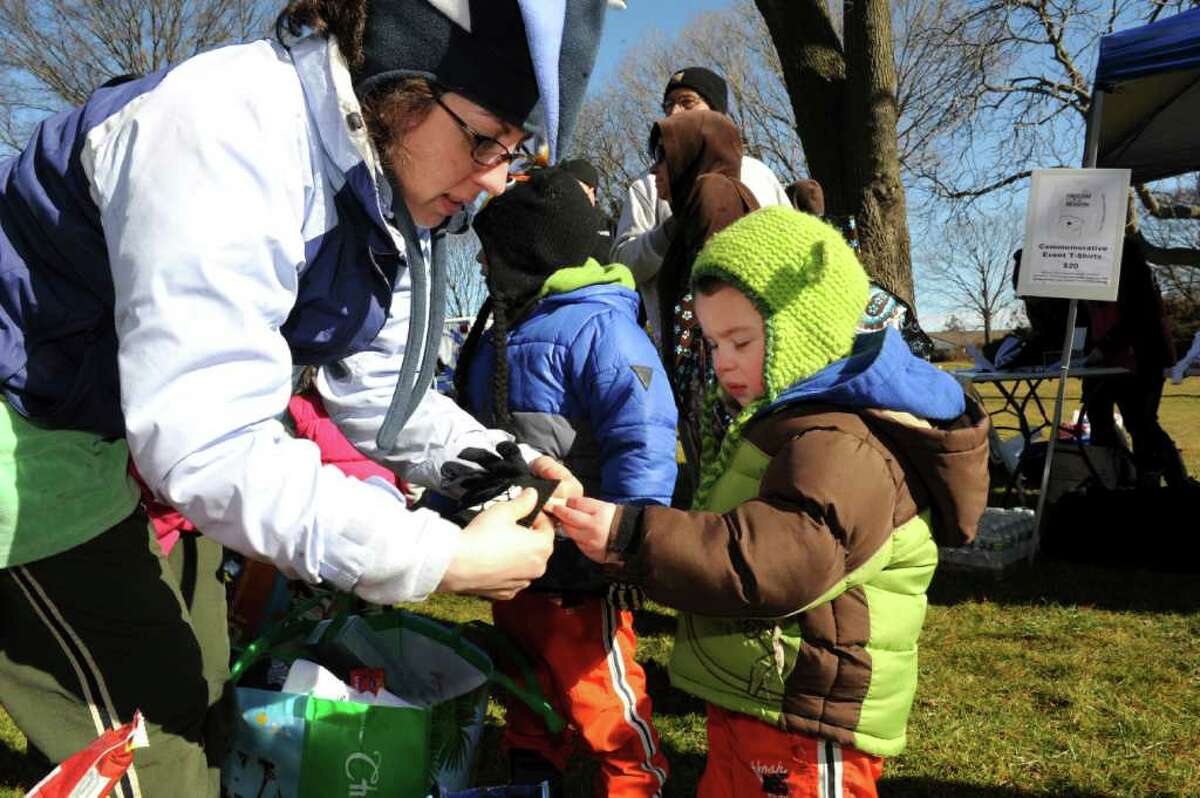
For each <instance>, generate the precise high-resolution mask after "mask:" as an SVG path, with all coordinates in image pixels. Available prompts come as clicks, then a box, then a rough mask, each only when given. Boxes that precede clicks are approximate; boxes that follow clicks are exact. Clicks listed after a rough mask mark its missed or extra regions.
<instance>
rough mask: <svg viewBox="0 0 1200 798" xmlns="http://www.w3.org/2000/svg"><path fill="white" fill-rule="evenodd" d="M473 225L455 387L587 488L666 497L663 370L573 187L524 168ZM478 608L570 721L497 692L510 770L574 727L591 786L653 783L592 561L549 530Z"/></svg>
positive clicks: (646, 718)
mask: <svg viewBox="0 0 1200 798" xmlns="http://www.w3.org/2000/svg"><path fill="white" fill-rule="evenodd" d="M475 231H476V233H477V234H478V236H479V239H480V242H481V243H482V245H483V253H484V259H485V270H486V274H487V283H488V289H489V292H490V297H489V299H488V302H487V304H486V305H485V307H484V309H483V310H482V311H481V312H480V316H479V319H477V321H476V323H475V326H474V328H473V330H472V332H471V334H470V336H468V339H467V342H466V344H465V345H464V347H463V353H462V355H461V357H460V360H459V366H458V369H457V373H456V380H457V382H458V396H459V401H460V402H461V403H463V405H464V407H466V408H467V409H468V410H469V411H470V412H472V413H473V414H474V415H475V416H476V417H477V418H479V419H480V420H481V421H486V422H488V423H494V424H496V425H498V426H499V427H500V428H503V429H505V430H508V431H510V432H511V433H513V434H514V435H515V436H516V438H517V440H518V441H521V442H523V443H527V444H529V445H531V446H533V447H534V448H537V449H541V450H542V451H544V452H546V453H548V454H550V455H552V456H554V457H556V458H558V459H559V460H561V461H563V462H564V463H565V464H566V465H567V466H568V467H569V468H570V469H571V471H572V472H573V473H574V474H575V475H576V476H577V477H578V478H579V480H580V481H581V482H582V483H583V486H584V490H585V492H586V493H587V495H589V496H602V497H604V498H606V499H607V500H609V501H614V502H623V503H634V504H645V503H657V504H668V503H669V502H670V498H671V492H672V490H673V489H674V486H675V475H676V465H675V426H676V421H677V415H676V410H675V404H674V401H673V399H672V396H671V389H670V384H669V382H668V380H667V375H666V373H665V372H664V371H663V367H662V365H661V362H660V360H659V358H658V355H657V353H656V352H655V349H654V345H653V344H652V343H651V341H650V339H649V337H648V336H647V335H646V333H645V331H644V330H643V329H642V328H641V327H640V326H639V325H638V310H639V301H640V300H639V297H638V294H637V290H636V287H635V284H634V281H633V277H632V275H631V274H630V272H629V270H628V269H626V268H625V267H624V266H621V265H619V264H614V265H610V266H602V265H600V264H599V263H597V262H596V261H595V260H592V259H590V258H589V257H588V255H589V253H590V252H591V250H592V248H593V244H594V239H595V229H594V214H593V211H592V208H591V204H590V202H589V201H588V198H587V195H586V193H585V192H584V191H583V189H582V188H581V187H580V186H579V184H578V182H577V181H576V180H575V179H574V178H573V177H572V176H571V175H570V174H568V173H566V172H565V171H563V170H560V169H544V170H538V171H536V172H534V173H532V174H531V175H530V176H529V178H528V179H527V180H525V181H523V182H519V183H518V184H517V185H516V186H515V187H513V188H510V189H509V190H508V191H506V192H505V193H504V194H503V195H501V196H499V197H497V198H495V199H493V200H492V201H491V202H490V203H489V204H488V205H486V206H485V207H484V209H483V210H482V211H480V213H479V215H478V216H477V217H476V220H475ZM489 315H490V316H491V318H492V320H493V326H492V328H491V330H490V331H489V332H487V333H485V332H483V328H484V326H485V325H486V322H487V318H488V316H489ZM493 617H494V619H495V622H496V626H497V627H499V628H500V629H501V630H502V631H504V632H506V633H507V634H508V635H510V636H511V637H513V638H514V639H515V640H517V641H519V642H520V644H521V645H522V647H523V648H524V649H525V650H526V652H527V653H528V654H529V655H530V656H531V657H532V658H533V659H534V661H535V662H536V664H537V670H538V676H539V679H540V680H541V682H542V686H543V688H544V689H545V690H546V692H547V695H549V696H550V697H551V700H552V702H553V703H554V705H555V707H556V708H557V709H558V710H559V711H560V713H561V714H563V715H564V716H565V717H566V718H567V719H568V724H569V725H568V730H567V731H566V732H565V733H563V734H562V735H554V736H552V735H550V734H549V733H548V732H547V730H546V728H545V726H544V725H543V724H542V723H541V722H540V720H538V719H537V718H536V717H534V716H532V715H530V714H529V713H527V712H522V711H521V709H520V708H519V707H517V706H510V707H509V709H508V724H507V729H506V731H505V742H506V745H507V747H508V748H509V751H510V758H511V762H512V765H513V770H514V780H520V779H523V778H524V777H529V778H531V779H537V778H539V777H540V776H543V775H546V771H547V770H548V769H550V768H552V769H553V770H557V771H561V770H563V769H564V768H565V766H566V764H567V760H568V758H569V755H570V751H571V747H572V746H573V745H574V744H575V743H582V744H583V746H584V747H585V748H586V749H587V750H588V751H589V752H590V754H591V755H592V756H594V757H596V758H597V760H598V761H599V765H600V777H601V780H602V781H603V786H602V787H600V785H598V790H597V792H598V793H599V794H604V795H609V796H651V795H657V794H659V793H660V792H661V790H662V785H663V781H664V780H665V778H666V775H667V763H666V759H665V757H664V756H663V753H662V750H661V749H660V747H659V743H658V736H657V734H656V732H655V731H654V728H653V726H652V725H651V721H650V698H649V696H647V695H646V691H645V673H644V672H643V670H642V668H641V667H640V666H639V665H638V664H637V662H635V661H634V658H633V654H634V648H635V645H636V639H635V637H634V632H633V616H632V613H631V612H630V611H629V610H628V609H625V608H622V607H619V606H617V604H616V603H615V602H614V600H613V598H612V597H610V596H609V594H608V590H607V587H606V583H605V580H603V579H602V578H601V574H600V572H599V570H598V567H597V566H595V565H593V564H591V563H590V562H589V561H588V560H587V559H586V558H585V557H583V555H582V554H581V553H580V552H579V550H578V548H577V547H576V546H575V544H574V543H572V542H570V541H569V540H566V539H562V540H560V541H559V542H558V544H557V545H556V548H555V552H554V554H553V555H552V556H551V558H550V562H549V564H548V566H547V571H546V574H545V576H544V577H542V578H541V579H539V580H537V581H536V582H534V583H533V586H532V587H531V588H529V589H528V590H526V591H524V592H523V593H521V594H519V595H518V596H517V597H516V598H515V599H513V600H512V601H507V602H497V603H496V604H494V605H493Z"/></svg>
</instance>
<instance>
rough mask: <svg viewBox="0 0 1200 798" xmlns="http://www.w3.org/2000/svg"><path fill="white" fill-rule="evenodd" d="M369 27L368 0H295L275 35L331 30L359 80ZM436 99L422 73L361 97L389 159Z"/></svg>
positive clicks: (369, 128)
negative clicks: (306, 30) (308, 29)
mask: <svg viewBox="0 0 1200 798" xmlns="http://www.w3.org/2000/svg"><path fill="white" fill-rule="evenodd" d="M366 27H367V0H292V2H290V3H288V4H287V6H285V7H284V9H283V10H282V11H281V12H279V16H278V17H277V18H276V20H275V36H276V38H277V39H279V40H280V41H281V42H282V41H283V40H284V33H285V32H286V33H288V34H291V35H292V36H299V35H301V34H302V33H303V32H304V29H305V28H311V29H312V30H314V31H317V32H318V33H321V34H323V35H325V36H327V37H328V36H332V37H333V38H335V39H337V43H338V48H339V49H340V50H341V52H342V56H343V57H345V59H346V63H347V65H349V67H350V75H351V77H352V78H354V79H355V81H356V82H357V77H358V74H359V70H360V69H361V68H362V64H363V38H364V36H365V32H366ZM436 99H437V97H436V94H435V93H434V88H433V87H432V86H431V85H430V84H429V81H427V80H425V79H423V78H401V79H398V80H395V81H389V82H387V83H385V84H384V85H381V86H377V87H375V88H373V89H372V90H371V91H370V92H369V93H368V94H366V95H365V96H360V97H359V101H360V102H361V103H362V109H363V118H364V122H365V123H366V126H367V132H368V133H370V135H371V140H372V141H373V142H374V144H375V149H376V150H377V151H378V152H379V154H380V156H381V157H382V158H383V159H384V161H385V162H388V161H390V160H391V159H392V158H393V157H394V156H393V155H392V153H393V152H394V150H395V148H394V146H392V145H393V144H394V143H395V142H396V141H398V140H399V139H400V138H401V137H403V136H404V134H405V133H407V132H408V131H409V130H411V129H412V128H414V127H415V126H417V125H419V124H420V123H421V122H422V121H423V120H424V119H425V116H426V114H428V113H429V111H430V110H432V108H433V104H434V103H435V102H436ZM397 155H402V153H397Z"/></svg>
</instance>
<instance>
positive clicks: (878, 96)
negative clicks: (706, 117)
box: [755, 0, 913, 306]
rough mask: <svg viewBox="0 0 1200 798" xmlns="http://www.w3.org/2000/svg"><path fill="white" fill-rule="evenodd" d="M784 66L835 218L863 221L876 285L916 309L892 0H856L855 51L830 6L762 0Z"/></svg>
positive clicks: (813, 0)
mask: <svg viewBox="0 0 1200 798" xmlns="http://www.w3.org/2000/svg"><path fill="white" fill-rule="evenodd" d="M755 5H756V6H757V7H758V9H759V11H760V13H762V15H763V19H765V20H766V22H767V27H768V29H769V30H770V32H771V38H772V40H773V41H774V42H775V48H776V50H777V51H778V53H779V59H780V63H781V64H782V65H783V74H784V80H785V81H786V83H787V87H788V94H789V95H790V96H791V100H792V109H793V111H794V113H795V116H796V129H797V132H798V133H799V135H800V139H801V141H802V142H803V144H804V154H805V157H806V158H807V160H808V165H809V170H810V172H811V173H812V176H813V178H815V179H816V180H817V181H818V182H819V183H820V184H821V187H822V189H824V191H825V205H826V209H827V211H828V212H829V213H831V214H834V215H838V216H848V215H853V216H854V217H855V218H856V220H857V224H858V241H859V248H860V249H859V255H860V257H861V259H862V262H863V266H864V267H865V268H866V270H867V273H868V274H870V275H871V279H873V280H874V281H875V282H877V283H879V284H880V285H882V286H883V287H884V288H886V289H887V290H889V291H891V292H892V293H894V294H895V295H896V296H898V297H900V298H901V299H903V300H904V301H905V302H907V303H908V304H909V305H910V306H912V305H913V280H912V261H911V257H910V252H909V238H908V220H907V218H906V205H905V199H904V186H903V184H902V183H901V182H900V162H899V157H898V153H897V144H896V121H897V103H896V65H895V55H894V51H893V45H892V24H891V9H890V7H889V4H888V3H887V2H886V0H855V1H854V2H850V0H847V2H846V4H845V6H844V15H843V19H844V24H845V46H844V47H843V44H842V42H841V41H840V40H839V38H838V34H837V31H836V30H835V29H834V25H833V20H832V18H831V17H830V15H829V12H828V9H827V7H826V5H825V3H824V2H823V0H755Z"/></svg>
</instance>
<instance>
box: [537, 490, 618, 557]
mask: <svg viewBox="0 0 1200 798" xmlns="http://www.w3.org/2000/svg"><path fill="white" fill-rule="evenodd" d="M546 511H547V512H548V513H550V514H551V515H553V516H554V517H555V518H557V519H558V520H559V523H561V524H562V526H563V532H565V533H566V535H567V537H569V538H570V539H571V540H573V541H575V545H577V546H579V550H580V551H582V552H583V554H584V556H585V557H587V558H588V559H589V560H593V561H595V562H598V563H605V562H613V561H615V560H616V559H617V558H616V556H615V555H614V554H613V553H612V552H610V551H609V550H608V538H609V535H610V534H612V522H613V516H614V515H615V514H616V512H617V506H616V505H615V504H609V503H608V502H602V501H599V500H597V499H589V498H587V497H586V496H577V497H573V498H570V499H567V501H566V502H565V503H561V502H554V503H553V504H549V503H548V504H547V505H546Z"/></svg>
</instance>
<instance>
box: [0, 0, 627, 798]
mask: <svg viewBox="0 0 1200 798" xmlns="http://www.w3.org/2000/svg"><path fill="white" fill-rule="evenodd" d="M603 5H604V4H603V0H557V2H554V1H552V2H545V1H542V2H536V1H535V0H370V2H369V3H368V2H364V0H358V1H357V2H337V0H297V1H296V2H292V3H291V4H290V5H289V6H288V7H287V8H286V9H285V10H284V12H283V14H282V15H281V17H280V22H279V25H278V26H277V28H278V35H277V39H276V40H274V41H260V42H256V43H252V44H247V45H241V46H235V47H227V48H223V49H219V50H215V51H212V52H209V53H205V54H202V55H199V56H196V57H194V58H192V59H189V60H188V61H186V62H184V63H182V64H180V65H178V66H177V67H174V68H172V69H169V70H164V71H162V72H159V73H155V74H152V75H147V76H145V77H142V78H138V79H136V80H132V81H128V82H124V83H120V84H117V85H111V86H106V87H103V88H101V89H98V90H97V91H96V93H95V94H94V95H93V96H92V97H91V98H90V99H89V100H88V101H87V103H85V104H84V105H83V106H81V107H79V108H75V109H72V110H70V111H66V112H63V113H61V114H58V115H56V116H53V117H50V118H49V119H47V120H45V121H44V122H43V123H42V125H41V126H40V127H39V128H38V130H37V131H36V133H35V135H34V137H33V139H32V140H31V141H30V143H29V144H28V145H27V147H26V148H25V150H24V151H22V152H21V153H20V154H18V155H17V156H16V157H14V158H12V159H10V160H7V161H0V381H2V383H0V387H2V390H3V402H0V569H2V570H0V612H2V613H3V616H2V617H3V618H4V621H3V624H2V627H0V702H3V704H4V706H5V707H6V708H7V709H8V711H9V713H10V714H11V715H12V716H13V717H14V719H15V720H16V722H17V724H18V725H19V726H20V727H21V728H22V729H23V730H24V731H25V732H26V734H27V735H28V736H29V738H30V740H31V742H32V743H34V744H35V745H36V746H37V747H39V748H40V749H41V750H42V751H44V752H45V753H46V754H48V755H49V756H50V757H51V758H52V759H55V760H58V759H61V758H63V757H65V756H67V755H69V754H70V753H73V752H74V751H75V750H78V749H79V748H81V747H83V745H85V744H86V743H87V742H88V741H90V740H91V739H92V738H93V737H95V736H97V735H98V734H99V733H100V732H101V731H103V730H104V728H106V727H111V726H112V725H115V724H118V723H121V722H125V721H128V720H129V719H130V717H131V715H132V713H133V711H134V709H137V708H141V709H142V710H143V713H144V715H145V717H146V718H147V721H148V725H149V729H150V732H151V747H150V748H149V749H147V750H146V751H144V752H139V753H138V756H137V760H136V765H135V767H134V768H132V769H131V770H130V771H129V773H128V774H127V776H126V778H125V779H124V780H123V781H122V785H121V787H120V790H119V791H118V792H117V793H115V794H117V795H125V796H131V795H171V796H180V795H182V796H190V795H205V796H209V795H212V796H215V795H216V792H217V786H216V785H217V773H216V770H215V768H216V767H219V765H220V758H221V751H220V750H219V749H220V746H219V744H218V743H219V741H220V737H221V735H220V733H219V732H218V731H217V727H219V725H220V724H219V723H216V722H215V721H216V720H218V719H219V717H220V716H221V715H222V714H223V713H220V712H216V711H210V707H215V706H217V705H219V704H220V703H221V702H219V700H218V699H219V698H220V697H221V695H222V692H223V690H224V687H225V684H224V683H225V676H226V673H227V660H228V642H227V640H226V638H225V632H224V623H225V617H224V606H223V595H222V592H221V590H220V586H219V585H218V584H217V583H216V579H215V576H214V572H215V568H216V563H217V560H218V558H219V549H220V546H219V544H224V545H225V546H228V547H230V548H233V549H236V550H238V551H241V552H243V553H245V554H247V555H249V556H252V557H256V558H260V559H267V560H270V561H272V562H274V563H275V564H276V565H278V566H279V567H280V568H281V569H282V570H284V571H285V572H286V573H287V574H288V575H290V576H292V577H295V578H300V579H305V580H307V581H310V582H314V583H315V582H325V583H328V584H330V585H333V586H334V587H336V588H338V589H341V590H346V591H353V592H355V593H356V594H358V595H359V596H361V597H363V598H365V599H367V600H369V601H373V602H378V603H392V602H397V601H404V600H414V599H420V598H423V597H424V596H426V595H428V594H429V593H431V592H432V591H434V590H443V591H455V592H465V593H475V594H480V595H486V596H496V597H507V596H511V595H512V594H513V593H515V592H516V591H517V590H519V589H520V588H521V587H523V586H524V585H526V584H528V582H529V580H530V579H532V578H535V577H536V576H538V575H539V574H540V573H541V572H542V570H543V568H544V563H545V560H546V557H547V556H548V554H549V551H550V546H551V537H552V533H551V532H550V530H549V527H548V525H545V524H542V525H539V526H538V527H537V528H535V529H534V530H532V531H531V530H529V529H526V528H524V527H521V526H519V525H518V524H517V523H516V521H517V519H519V518H520V517H522V516H523V515H524V514H526V513H528V512H529V511H530V510H531V509H532V507H533V497H532V496H525V497H522V499H520V500H518V501H514V502H513V503H512V506H509V507H504V506H498V507H497V508H494V509H492V510H490V511H487V512H484V513H482V514H481V515H479V516H478V517H477V518H476V519H475V520H474V521H473V522H472V523H471V524H470V525H469V526H467V527H466V528H465V529H460V528H458V527H457V526H455V525H454V524H451V523H450V522H448V521H445V520H443V519H441V518H440V517H438V516H436V515H434V514H433V513H431V512H428V511H409V510H408V509H406V507H405V504H404V500H403V497H402V496H401V495H400V494H398V493H397V492H396V491H395V490H393V489H392V488H391V487H390V486H387V485H385V484H382V483H380V484H375V483H370V482H367V483H363V482H359V481H356V480H353V479H349V478H347V477H344V476H343V475H342V474H341V473H340V472H339V471H337V469H335V468H331V467H321V465H320V459H319V456H318V453H317V450H316V448H315V446H313V445H312V444H311V443H309V442H307V441H298V440H293V439H292V438H290V437H289V436H288V435H287V434H286V432H285V431H284V428H283V427H282V425H281V424H280V422H279V420H278V417H279V416H280V414H281V413H282V412H283V411H284V409H285V407H286V405H287V401H288V397H289V394H290V387H291V378H292V374H293V370H294V369H296V368H297V367H300V366H305V365H319V366H322V368H321V377H320V379H319V389H320V391H321V394H322V397H323V399H324V400H325V403H326V405H327V407H328V408H329V410H330V413H331V415H332V416H333V418H334V419H335V421H336V422H337V423H338V425H339V426H340V428H341V429H342V430H343V432H344V433H345V434H346V435H347V437H349V438H350V440H351V441H352V442H353V443H354V444H355V445H356V446H357V447H359V448H360V449H361V450H363V451H364V452H366V453H367V454H369V455H370V456H371V457H373V458H375V459H376V460H378V461H380V462H382V463H384V464H386V465H388V466H390V467H392V468H393V469H394V470H395V471H396V472H397V473H398V474H400V476H401V477H403V478H404V479H406V480H409V481H411V482H415V483H418V484H423V485H426V486H429V487H434V488H438V487H445V485H444V484H443V475H444V474H446V473H450V472H452V471H456V472H457V473H461V470H462V469H461V468H460V469H455V468H454V465H453V463H454V458H455V456H456V455H457V453H459V452H461V451H462V450H464V449H466V448H469V447H480V448H485V449H491V448H493V447H494V446H495V445H496V444H497V443H498V442H500V441H503V440H507V439H508V436H506V435H504V434H503V433H500V432H497V431H493V430H487V429H484V428H483V427H481V426H479V425H478V424H477V423H475V422H474V421H473V420H472V419H471V418H470V417H469V416H467V415H466V414H465V413H463V412H462V411H460V410H459V409H458V408H457V407H456V406H455V405H454V404H453V402H451V401H448V400H446V399H444V398H443V397H441V396H439V395H437V394H435V393H434V392H432V391H430V390H427V388H426V386H428V385H429V384H430V383H431V380H430V378H429V375H430V372H431V369H432V365H433V356H432V354H431V346H436V343H437V337H438V336H437V334H436V333H435V334H434V335H430V333H429V330H430V328H438V329H439V331H440V321H439V319H440V308H441V305H442V296H443V294H444V290H445V286H444V279H445V278H444V276H443V275H441V273H440V270H439V268H438V263H439V257H438V252H439V249H440V244H441V237H442V233H441V231H440V227H441V226H442V225H443V223H444V222H445V221H446V220H447V219H448V218H449V217H451V216H453V215H455V214H457V213H458V212H459V211H460V210H462V208H463V207H464V206H465V205H466V204H467V203H469V202H470V201H471V200H472V199H473V198H474V197H475V196H476V195H477V194H478V193H480V192H482V191H487V192H490V193H493V194H495V193H499V192H501V191H503V189H504V185H505V182H506V179H507V170H508V167H509V165H510V163H511V161H512V160H513V158H514V157H515V156H516V154H517V153H518V151H519V149H520V147H521V145H522V142H523V140H524V139H526V138H527V136H528V130H529V129H530V126H531V125H532V123H533V118H532V117H533V115H534V112H535V106H536V108H537V109H540V110H541V111H542V112H544V118H545V126H546V135H547V138H548V140H549V143H550V146H551V151H552V155H553V153H554V150H555V149H556V148H557V147H558V146H559V144H560V143H561V142H562V141H564V140H565V138H566V136H567V135H568V134H569V131H570V126H571V123H572V121H573V119H574V115H575V112H576V110H577V109H578V105H579V102H580V100H581V97H582V93H583V89H584V86H585V84H586V80H587V76H588V73H589V72H590V69H591V66H592V62H593V60H594V55H595V47H596V43H597V39H598V36H599V31H600V25H601V20H602V15H603ZM430 261H431V262H432V266H430V265H429V262H430ZM431 339H432V344H431V345H430V344H429V341H430V340H431ZM406 355H407V357H406ZM130 456H132V460H133V461H134V462H135V463H136V465H137V468H138V471H139V472H140V474H141V475H142V477H143V478H144V479H145V481H146V483H147V484H148V486H149V487H150V489H151V490H152V491H153V492H154V493H155V494H156V495H157V496H159V497H161V498H163V499H165V500H166V501H168V502H169V503H170V504H172V505H174V506H175V507H177V508H178V509H179V510H180V511H182V512H183V513H184V514H185V515H187V516H188V517H189V518H190V519H191V520H192V521H194V522H195V523H196V525H197V527H198V528H199V529H201V530H203V531H204V533H205V537H206V538H207V539H204V538H201V539H198V540H196V539H193V540H192V541H190V542H189V545H187V546H180V547H178V549H177V550H178V551H180V556H181V557H182V558H184V560H185V562H182V563H181V564H175V563H167V562H166V561H165V560H163V559H162V557H161V555H159V554H158V553H157V551H156V550H155V549H154V547H153V544H152V541H151V540H150V536H149V534H148V531H147V527H146V520H145V517H144V515H143V514H142V513H141V512H140V511H139V510H138V508H137V502H138V491H137V490H136V488H135V487H134V485H133V483H132V482H131V480H130V479H129V478H128V477H127V476H126V467H127V463H128V460H129V459H130ZM527 459H529V460H531V461H532V462H531V467H532V468H533V470H534V471H535V473H541V474H543V475H547V476H556V477H559V478H564V479H565V480H566V482H567V483H568V484H571V485H572V486H573V487H577V483H575V482H574V481H573V479H571V478H570V476H569V474H568V473H567V472H566V471H565V469H562V467H561V466H559V465H557V464H556V463H554V462H553V461H550V460H549V459H548V458H538V457H537V455H536V453H533V452H530V453H529V454H528V457H527ZM447 464H450V466H451V467H450V468H448V469H447V468H445V466H447ZM174 556H175V555H174V553H173V555H172V557H173V558H174ZM173 566H174V567H173ZM16 630H19V632H18V631H16Z"/></svg>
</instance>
